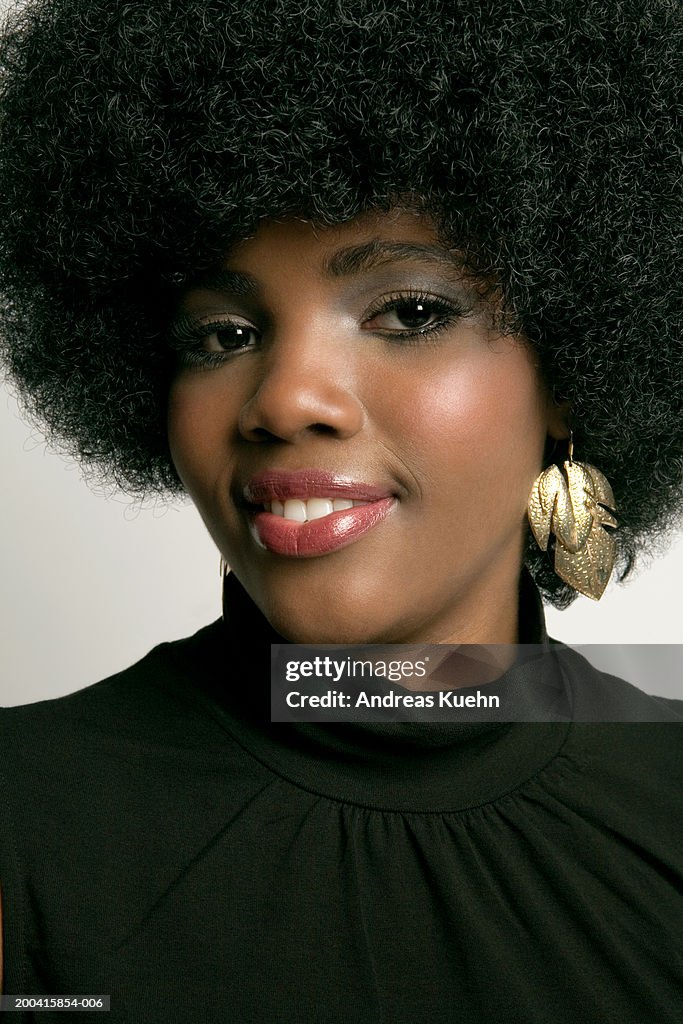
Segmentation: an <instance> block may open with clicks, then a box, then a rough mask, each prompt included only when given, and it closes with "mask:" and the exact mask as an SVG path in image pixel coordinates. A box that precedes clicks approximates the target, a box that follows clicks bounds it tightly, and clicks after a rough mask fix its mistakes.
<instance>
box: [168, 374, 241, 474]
mask: <svg viewBox="0 0 683 1024" xmlns="http://www.w3.org/2000/svg"><path fill="white" fill-rule="evenodd" d="M214 392H215V393H214ZM224 398H225V396H224V393H223V399H224ZM166 423H167V431H168V443H169V448H170V451H171V457H172V458H173V463H174V465H175V467H176V470H177V472H178V475H179V476H180V479H181V480H182V481H183V484H184V485H185V488H186V489H187V491H188V492H189V493H190V494H192V493H193V492H196V491H197V490H198V489H199V488H200V487H201V486H202V485H203V484H206V483H207V482H208V481H207V474H210V472H211V470H212V467H213V468H214V469H217V468H218V465H219V462H220V460H219V453H220V451H221V450H225V449H226V419H225V402H224V401H223V403H221V401H220V394H219V392H218V389H216V388H213V387H211V386H208V385H207V381H206V380H205V379H204V378H203V375H200V374H194V375H190V374H180V375H179V376H178V377H177V378H176V379H175V380H174V381H173V383H172V384H171V388H170V391H169V396H168V416H167V421H166Z"/></svg>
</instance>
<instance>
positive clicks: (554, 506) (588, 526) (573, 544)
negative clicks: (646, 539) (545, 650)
mask: <svg viewBox="0 0 683 1024" xmlns="http://www.w3.org/2000/svg"><path fill="white" fill-rule="evenodd" d="M573 455H574V443H573V440H572V438H571V437H570V440H569V459H568V460H567V461H566V462H565V463H564V475H563V473H562V470H560V468H559V466H554V465H553V466H549V467H548V469H545V470H544V471H543V472H542V473H541V474H540V476H539V477H537V479H536V480H535V482H534V486H533V487H532V489H531V494H530V495H529V502H528V506H527V512H528V515H529V522H530V524H531V529H532V531H533V534H534V537H535V538H536V542H537V544H538V546H539V547H540V548H541V550H543V551H547V550H548V540H549V538H550V534H551V533H553V534H554V535H555V572H556V573H557V575H558V576H559V577H560V578H561V579H563V580H564V581H565V583H568V584H569V586H570V587H573V588H574V590H578V592H579V593H580V594H585V596H586V597H591V598H592V599H593V600H594V601H599V600H600V598H601V597H602V595H603V592H604V590H605V587H606V586H607V583H608V581H609V578H610V576H611V575H612V570H613V568H614V560H615V557H616V543H615V541H614V537H613V536H612V534H611V532H610V531H609V530H606V529H605V527H606V526H607V527H612V528H614V527H616V525H617V521H616V519H615V518H614V516H613V515H612V512H614V511H616V505H615V502H614V494H613V493H612V488H611V487H610V485H609V482H608V481H607V479H606V478H605V477H604V476H603V475H602V473H601V472H600V470H598V469H596V468H595V466H589V465H587V464H586V463H585V462H574V458H573Z"/></svg>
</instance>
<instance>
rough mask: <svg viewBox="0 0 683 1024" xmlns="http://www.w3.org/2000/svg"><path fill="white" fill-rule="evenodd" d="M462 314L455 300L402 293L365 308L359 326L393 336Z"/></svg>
mask: <svg viewBox="0 0 683 1024" xmlns="http://www.w3.org/2000/svg"><path fill="white" fill-rule="evenodd" d="M465 315H466V310H464V309H462V308H460V307H459V305H458V304H457V303H455V302H452V301H448V300H446V299H443V298H440V297H439V296H438V295H423V294H411V293H403V294H399V295H391V296H385V297H384V298H382V299H380V300H379V301H378V302H377V304H376V306H375V308H371V309H370V310H369V311H368V314H367V318H366V319H365V320H364V322H363V327H364V328H365V329H366V330H371V331H385V332H387V333H388V334H391V335H394V337H395V338H397V339H401V338H411V337H415V336H419V335H423V334H430V333H431V332H432V331H436V330H438V329H440V328H444V327H447V326H450V325H451V324H453V323H454V322H455V321H456V320H458V319H460V318H461V317H463V316H465Z"/></svg>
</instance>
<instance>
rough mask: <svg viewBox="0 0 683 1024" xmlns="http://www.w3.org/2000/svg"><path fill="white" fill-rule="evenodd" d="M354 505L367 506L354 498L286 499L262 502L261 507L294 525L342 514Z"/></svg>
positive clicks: (365, 502)
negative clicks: (333, 513) (332, 514)
mask: <svg viewBox="0 0 683 1024" xmlns="http://www.w3.org/2000/svg"><path fill="white" fill-rule="evenodd" d="M356 505H367V501H361V500H360V499H356V498H353V499H351V498H308V499H307V500H306V501H304V500H303V499H302V498H288V499H287V501H284V502H282V501H278V500H277V499H273V501H264V503H263V507H264V509H265V510H266V512H272V514H273V515H276V516H282V517H283V518H284V519H289V520H290V522H294V523H306V522H310V520H312V519H322V518H323V517H324V516H329V515H330V514H331V513H332V512H343V511H345V510H346V509H349V508H355V507H356Z"/></svg>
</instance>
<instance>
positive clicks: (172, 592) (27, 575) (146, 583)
mask: <svg viewBox="0 0 683 1024" xmlns="http://www.w3.org/2000/svg"><path fill="white" fill-rule="evenodd" d="M9 6H11V5H10V3H9V2H8V0H0V17H1V16H2V14H3V13H4V12H5V11H6V10H7V9H8V7H9ZM0 430H1V431H2V434H1V435H0V436H1V437H2V444H1V445H0V472H1V473H2V481H3V487H2V508H3V515H2V524H3V528H2V531H1V536H0V580H2V583H1V584H0V613H1V615H2V619H1V622H2V627H1V633H0V641H1V647H0V650H1V655H0V705H3V704H5V705H11V704H23V703H30V702H32V701H36V700H42V699H45V698H48V697H54V696H58V695H60V694H64V693H69V692H71V691H73V690H76V689H79V688H81V687H82V686H86V685H88V684H89V683H92V682H95V681H96V680H98V679H101V678H104V677H105V676H107V675H109V674H111V673H112V672H115V671H117V670H118V669H121V668H124V667H125V666H127V665H129V664H131V663H132V662H133V661H135V660H137V659H138V658H140V657H142V655H144V654H145V653H146V652H147V651H148V650H149V649H150V648H151V647H152V646H154V645H155V644H156V643H160V642H162V641H164V640H173V639H176V638H178V637H181V636H185V635H188V634H190V633H192V632H194V631H195V630H196V629H198V628H199V627H201V626H203V625H205V624H206V623H208V622H211V621H212V620H213V619H215V618H217V617H218V616H219V615H220V580H219V576H218V557H219V556H218V553H217V551H216V549H215V547H214V545H213V542H212V541H211V540H210V539H209V537H208V535H207V534H206V531H205V529H204V526H203V524H202V523H201V520H200V519H199V516H198V515H197V513H196V512H195V510H194V508H193V507H192V506H191V505H190V504H189V503H186V504H183V503H180V502H176V503H175V504H174V505H171V506H164V507H156V508H155V507H146V508H142V509H141V508H137V507H135V506H134V505H133V504H131V501H130V499H128V498H126V497H124V496H122V495H116V494H109V495H106V496H105V495H98V494H93V493H92V492H91V491H90V490H88V488H87V487H86V485H85V483H84V482H83V481H82V479H81V475H80V472H79V469H78V467H77V466H75V465H73V464H69V463H68V462H66V461H65V460H64V459H63V458H61V457H60V456H58V455H55V454H53V453H50V452H48V451H47V450H46V446H45V444H44V441H43V440H42V437H41V435H40V433H38V432H36V431H35V430H32V429H31V428H30V427H29V426H28V425H27V424H26V423H24V422H23V421H22V420H21V419H20V418H19V416H18V412H17V407H16V403H15V402H14V400H13V399H12V397H11V396H10V395H9V394H8V393H7V392H6V391H5V390H0ZM681 579H683V533H679V534H678V535H677V537H676V538H675V541H674V543H673V545H672V546H671V548H670V549H669V551H668V553H667V554H666V556H665V557H663V558H661V559H660V560H658V561H657V562H655V563H653V564H652V565H651V566H650V567H644V568H641V570H640V571H639V573H638V575H637V577H636V578H634V579H633V580H632V581H631V582H630V583H629V585H628V586H626V587H617V586H615V585H611V586H610V589H609V590H608V592H607V593H606V594H605V596H604V597H603V598H602V600H601V602H600V604H595V603H594V602H592V601H590V600H588V599H587V598H583V597H579V598H578V599H577V600H576V602H575V603H574V605H573V606H572V607H571V608H570V609H569V610H568V611H566V612H557V611H555V610H554V609H549V611H548V617H547V618H548V628H549V631H550V633H551V635H553V636H555V637H557V638H558V639H562V640H565V641H567V642H569V643H600V644H609V643H614V644H617V643H622V644H623V643H629V644H638V643H647V644H651V643H667V644H678V643H682V642H683V630H682V628H681V607H682V602H681V600H680V596H679V592H680V585H679V581H680V580H681ZM627 660H628V661H629V662H630V663H632V662H633V659H632V658H629V659H627ZM610 667H611V666H610ZM622 674H624V675H626V676H627V677H629V678H630V677H631V676H632V675H635V677H636V678H635V679H634V681H639V680H638V678H637V677H638V676H639V675H640V673H639V672H638V671H637V669H634V670H633V672H631V673H629V671H628V666H626V667H625V669H624V671H623V673H622ZM639 685H642V686H643V688H647V687H646V686H645V685H644V684H643V682H642V680H640V681H639Z"/></svg>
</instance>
